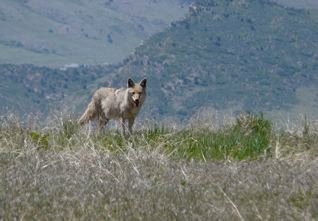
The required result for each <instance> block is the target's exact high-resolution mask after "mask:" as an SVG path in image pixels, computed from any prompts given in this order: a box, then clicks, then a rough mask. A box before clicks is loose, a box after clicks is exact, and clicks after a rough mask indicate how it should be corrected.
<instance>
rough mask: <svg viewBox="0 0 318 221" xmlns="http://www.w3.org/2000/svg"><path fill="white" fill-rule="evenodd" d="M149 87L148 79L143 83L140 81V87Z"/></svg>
mask: <svg viewBox="0 0 318 221" xmlns="http://www.w3.org/2000/svg"><path fill="white" fill-rule="evenodd" d="M146 85H147V79H143V80H142V81H140V86H141V87H143V88H145V87H146Z"/></svg>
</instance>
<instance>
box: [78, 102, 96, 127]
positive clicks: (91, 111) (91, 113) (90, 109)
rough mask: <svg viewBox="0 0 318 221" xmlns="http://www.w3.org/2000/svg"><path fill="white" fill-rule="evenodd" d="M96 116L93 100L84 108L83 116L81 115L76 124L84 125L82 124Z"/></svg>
mask: <svg viewBox="0 0 318 221" xmlns="http://www.w3.org/2000/svg"><path fill="white" fill-rule="evenodd" d="M96 114H97V108H96V104H95V102H94V100H93V101H91V102H90V103H89V104H88V106H87V108H86V110H85V112H84V114H83V115H82V116H81V118H80V119H79V120H78V123H79V124H80V125H84V124H86V123H87V122H88V121H90V120H92V119H94V118H95V117H96Z"/></svg>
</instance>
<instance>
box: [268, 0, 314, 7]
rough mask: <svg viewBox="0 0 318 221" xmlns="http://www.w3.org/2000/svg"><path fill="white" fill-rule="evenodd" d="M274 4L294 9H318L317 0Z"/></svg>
mask: <svg viewBox="0 0 318 221" xmlns="http://www.w3.org/2000/svg"><path fill="white" fill-rule="evenodd" d="M274 2H277V3H279V4H282V5H285V6H288V7H294V8H306V9H313V8H318V1H316V0H301V1H300V0H274Z"/></svg>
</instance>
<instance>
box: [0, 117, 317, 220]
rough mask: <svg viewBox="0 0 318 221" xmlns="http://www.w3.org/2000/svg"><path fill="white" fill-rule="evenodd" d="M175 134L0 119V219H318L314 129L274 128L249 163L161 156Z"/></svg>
mask: <svg viewBox="0 0 318 221" xmlns="http://www.w3.org/2000/svg"><path fill="white" fill-rule="evenodd" d="M242 123H243V122H242ZM243 124H244V123H243ZM244 125H245V124H244ZM309 128H311V127H309ZM149 132H152V133H151V136H150V137H147V133H148V135H149ZM179 132H180V131H173V130H170V131H163V130H158V131H157V132H156V131H155V130H149V131H143V132H139V134H137V135H135V136H133V137H131V138H129V139H122V138H121V137H120V136H119V135H118V134H116V133H115V132H112V134H111V135H104V136H93V137H87V136H86V134H85V133H83V131H81V130H78V128H77V127H76V126H74V124H73V123H72V121H68V120H63V121H55V123H52V124H51V125H50V126H49V127H46V128H43V127H41V128H40V127H38V126H37V125H36V124H35V125H31V126H30V125H28V126H25V125H24V126H23V125H21V122H20V121H19V120H15V119H10V120H3V121H2V122H1V127H0V220H316V219H318V185H317V180H318V157H317V152H318V151H317V149H318V148H317V145H318V142H317V141H318V139H317V134H316V132H315V131H314V130H312V129H309V130H308V131H307V132H306V133H303V134H299V133H297V134H293V133H291V132H288V133H287V132H285V131H277V132H275V133H274V132H273V134H271V140H270V143H269V144H268V146H269V148H270V153H269V154H268V153H267V154H260V156H259V157H258V158H257V159H255V160H240V161H239V160H236V159H233V158H228V159H225V160H220V159H219V160H215V159H206V162H204V160H194V159H188V160H187V159H182V158H180V157H179V158H176V157H174V156H173V154H171V153H170V154H169V152H167V149H166V146H165V145H167V143H165V142H177V141H178V139H177V138H176V137H177V134H178V133H179ZM32 133H33V135H32ZM207 133H209V131H207ZM171 137H173V138H174V139H171ZM181 137H182V136H181ZM137 144H138V146H136V145H137ZM277 145H278V146H279V148H278V147H277ZM277 148H278V150H277ZM275 151H278V153H277V154H275ZM275 157H276V158H275Z"/></svg>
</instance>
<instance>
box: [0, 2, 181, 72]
mask: <svg viewBox="0 0 318 221" xmlns="http://www.w3.org/2000/svg"><path fill="white" fill-rule="evenodd" d="M185 2H186V0H173V1H170V0H161V1H154V0H139V1H137V2H134V3H133V4H132V3H130V2H129V1H124V0H116V1H113V0H105V1H104V0H93V1H83V0H79V1H65V0H55V1H41V0H23V1H21V0H2V1H1V4H0V27H1V35H0V63H2V64H3V63H11V64H24V63H30V64H35V65H40V66H63V65H65V64H72V63H78V64H103V63H114V62H119V61H121V60H122V59H123V58H125V57H126V56H127V55H128V54H129V53H131V52H133V50H134V48H135V47H137V46H138V45H140V43H141V42H142V40H144V39H146V38H148V37H149V36H150V35H152V34H153V33H155V32H158V31H160V30H163V29H164V28H165V27H167V26H168V25H169V23H170V22H171V21H174V20H178V19H180V18H181V17H183V16H184V14H185V13H186V11H187V6H186V5H187V3H185Z"/></svg>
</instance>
